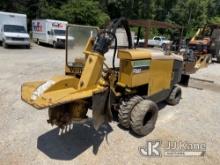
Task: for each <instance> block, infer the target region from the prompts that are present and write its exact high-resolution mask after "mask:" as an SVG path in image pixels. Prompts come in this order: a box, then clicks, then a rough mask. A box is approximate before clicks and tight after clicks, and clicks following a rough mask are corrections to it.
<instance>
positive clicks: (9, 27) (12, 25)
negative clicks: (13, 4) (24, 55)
mask: <svg viewBox="0 0 220 165" xmlns="http://www.w3.org/2000/svg"><path fill="white" fill-rule="evenodd" d="M0 42H1V43H2V45H3V47H5V48H6V47H7V46H8V45H23V46H26V47H27V48H30V37H29V35H28V33H27V16H26V15H25V14H18V13H9V12H2V11H0Z"/></svg>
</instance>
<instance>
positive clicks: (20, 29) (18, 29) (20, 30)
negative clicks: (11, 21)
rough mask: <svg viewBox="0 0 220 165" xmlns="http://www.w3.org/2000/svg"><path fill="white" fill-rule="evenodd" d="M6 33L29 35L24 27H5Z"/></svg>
mask: <svg viewBox="0 0 220 165" xmlns="http://www.w3.org/2000/svg"><path fill="white" fill-rule="evenodd" d="M4 32H10V33H27V32H26V30H25V28H24V26H19V25H4Z"/></svg>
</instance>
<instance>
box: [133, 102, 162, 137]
mask: <svg viewBox="0 0 220 165" xmlns="http://www.w3.org/2000/svg"><path fill="white" fill-rule="evenodd" d="M157 116H158V107H157V105H156V104H155V103H154V102H153V101H150V100H142V101H141V102H139V103H138V104H137V105H136V106H135V107H134V109H133V110H132V112H131V128H132V131H134V133H135V134H137V135H139V136H145V135H147V134H149V133H150V132H152V131H153V130H154V128H155V124H156V121H157Z"/></svg>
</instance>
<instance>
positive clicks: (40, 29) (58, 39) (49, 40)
mask: <svg viewBox="0 0 220 165" xmlns="http://www.w3.org/2000/svg"><path fill="white" fill-rule="evenodd" d="M67 24H68V22H66V21H58V20H51V19H44V20H41V19H39V20H33V21H32V32H33V40H34V42H36V43H37V44H40V43H46V44H50V45H53V47H54V48H56V47H64V46H65V39H66V36H65V34H66V26H67Z"/></svg>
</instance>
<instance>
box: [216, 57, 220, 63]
mask: <svg viewBox="0 0 220 165" xmlns="http://www.w3.org/2000/svg"><path fill="white" fill-rule="evenodd" d="M216 58H217V62H218V63H220V55H219V56H218V57H216Z"/></svg>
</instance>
